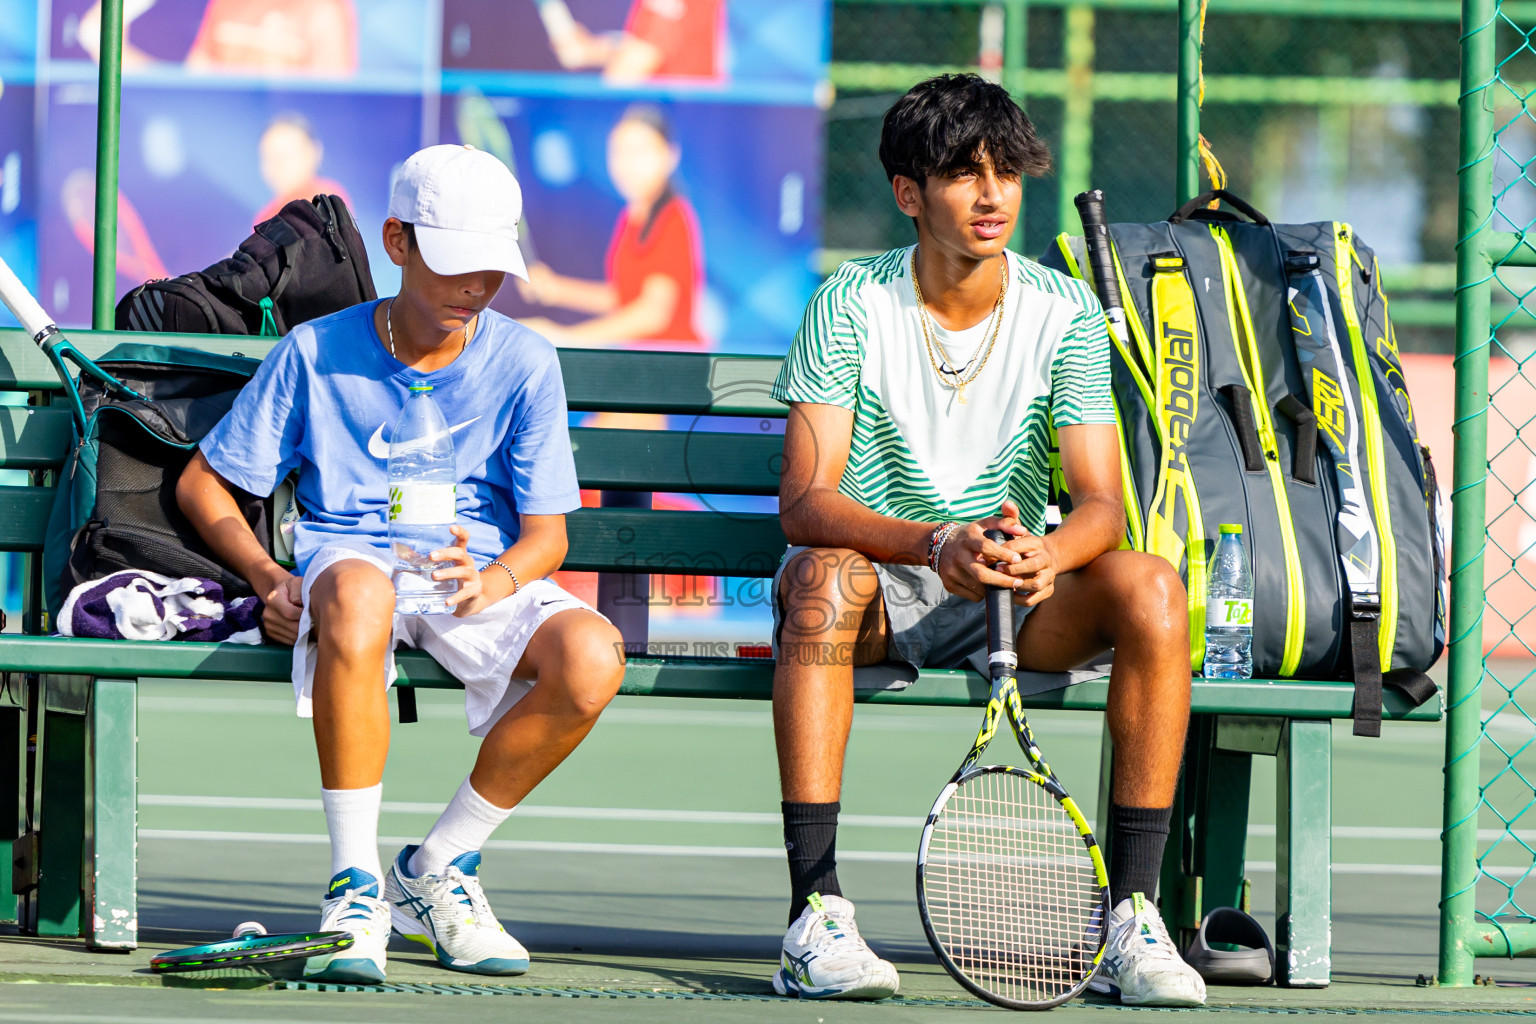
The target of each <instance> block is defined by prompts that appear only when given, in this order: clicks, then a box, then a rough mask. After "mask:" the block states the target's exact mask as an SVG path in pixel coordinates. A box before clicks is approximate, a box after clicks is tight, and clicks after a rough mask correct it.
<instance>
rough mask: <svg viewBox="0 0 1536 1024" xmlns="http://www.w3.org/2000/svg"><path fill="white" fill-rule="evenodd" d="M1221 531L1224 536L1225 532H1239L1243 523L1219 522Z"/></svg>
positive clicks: (1241, 530)
mask: <svg viewBox="0 0 1536 1024" xmlns="http://www.w3.org/2000/svg"><path fill="white" fill-rule="evenodd" d="M1221 532H1222V535H1223V536H1225V535H1226V534H1229V533H1236V534H1241V533H1242V532H1243V524H1242V523H1222V524H1221Z"/></svg>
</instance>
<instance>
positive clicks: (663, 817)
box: [139, 793, 924, 829]
mask: <svg viewBox="0 0 1536 1024" xmlns="http://www.w3.org/2000/svg"><path fill="white" fill-rule="evenodd" d="M139 806H140V807H200V808H220V809H222V808H230V809H237V808H238V809H240V810H252V811H323V810H324V809H325V808H324V807H323V806H322V804H321V803H320V801H319V800H311V799H302V798H289V797H264V796H173V795H168V794H156V793H146V794H144V795H142V796H140V797H139ZM379 809H380V810H382V811H384V812H386V813H390V814H431V815H438V814H442V813H443V805H442V804H438V803H413V802H406V801H400V800H385V801H384V802H383V804H381V805H380V808H379ZM517 815H518V817H520V818H567V819H575V820H578V821H666V822H685V823H694V824H705V825H780V824H783V821H784V819H783V817H782V816H780V815H778V814H773V813H769V812H766V811H683V810H646V809H644V808H633V807H557V806H540V805H537V804H523V805H522V806H520V807H518V809H517ZM923 820H924V819H922V818H916V817H906V816H899V815H889V814H844V815H842V816H841V817H840V819H839V821H840V823H841V824H844V825H863V826H868V827H873V828H911V829H916V828H922V827H923Z"/></svg>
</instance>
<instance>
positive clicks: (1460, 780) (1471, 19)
mask: <svg viewBox="0 0 1536 1024" xmlns="http://www.w3.org/2000/svg"><path fill="white" fill-rule="evenodd" d="M1497 8H1498V0H1463V2H1462V16H1461V25H1462V36H1461V161H1460V169H1459V171H1458V172H1457V174H1458V178H1459V183H1458V184H1459V189H1458V191H1459V198H1460V203H1459V205H1460V214H1459V217H1458V220H1457V237H1458V239H1459V240H1458V242H1457V243H1456V360H1455V362H1456V421H1455V435H1456V441H1455V452H1456V455H1455V470H1454V484H1453V487H1454V489H1453V490H1452V492H1451V523H1452V531H1453V532H1452V536H1451V574H1450V578H1451V629H1450V634H1451V643H1450V647H1451V654H1450V670H1449V678H1448V681H1447V690H1448V691H1449V692H1448V699H1449V703H1450V709H1449V712H1448V715H1447V720H1446V727H1445V819H1444V822H1445V831H1444V833H1443V839H1442V843H1441V848H1440V970H1439V981H1440V984H1441V985H1447V986H1463V985H1470V984H1472V968H1473V965H1474V956H1473V954H1472V952H1471V951H1470V950H1469V949H1468V947H1467V940H1468V938H1469V937H1470V936H1471V934H1472V929H1473V924H1474V922H1475V913H1474V912H1475V910H1476V905H1475V904H1476V897H1477V875H1478V865H1477V808H1478V804H1479V802H1480V794H1479V792H1478V767H1479V766H1478V744H1479V741H1480V740H1481V739H1482V721H1481V718H1482V700H1481V690H1482V680H1483V602H1484V600H1485V593H1484V580H1483V545H1484V536H1485V529H1486V528H1485V523H1486V522H1487V519H1486V515H1487V508H1486V501H1485V499H1486V477H1487V471H1488V346H1489V342H1490V338H1491V333H1492V325H1491V323H1490V319H1489V302H1490V300H1491V292H1492V277H1493V271H1492V267H1491V264H1490V263H1489V260H1488V248H1487V243H1488V242H1489V240H1490V239H1489V237H1488V236H1489V235H1490V234H1491V231H1490V221H1491V219H1492V216H1493V124H1494V115H1493V106H1494V105H1493V102H1492V98H1491V96H1490V95H1489V93H1490V91H1491V89H1490V87H1491V85H1492V82H1493V66H1494V39H1495V20H1494V19H1495V15H1496V13H1497Z"/></svg>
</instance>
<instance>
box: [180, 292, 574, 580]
mask: <svg viewBox="0 0 1536 1024" xmlns="http://www.w3.org/2000/svg"><path fill="white" fill-rule="evenodd" d="M380 301H382V300H380ZM377 305H378V303H377V302H365V303H362V304H361V305H357V306H353V307H352V308H350V309H345V310H342V311H341V312H340V313H334V314H332V315H330V316H327V317H322V318H320V319H318V320H311V321H310V322H309V323H306V324H301V325H299V326H298V327H295V328H294V329H293V330H292V331H290V332H288V336H287V337H285V338H283V340H282V341H280V342H278V343H277V345H276V347H274V348H273V349H272V352H271V354H270V355H268V356H267V358H266V359H265V360H264V361H263V362H262V364H261V368H260V369H259V370H257V371H256V376H255V377H253V378H252V379H251V382H250V383H249V384H247V385H246V386H245V388H244V390H242V391H241V392H240V397H239V398H237V399H236V400H235V404H234V407H233V408H232V409H230V411H229V415H227V416H225V417H224V419H223V420H221V421H220V422H219V424H218V426H216V427H214V428H213V430H212V431H211V432H210V433H209V434H208V435H207V436H206V437H205V438H203V442H202V446H201V447H202V451H203V455H204V456H205V457H206V458H207V459H208V463H209V465H211V466H212V467H213V468H214V469H215V470H217V471H218V473H219V474H220V475H221V476H223V477H224V478H225V479H226V480H228V481H229V482H230V483H232V484H234V485H235V486H237V487H240V488H243V489H245V490H247V491H250V492H251V493H253V494H262V495H265V494H271V493H272V491H273V490H274V489H275V488H276V487H277V484H278V482H279V481H280V480H282V479H283V478H284V477H285V476H287V475H288V473H289V472H291V471H292V470H294V469H297V470H298V471H299V480H298V486H297V489H296V494H297V497H298V500H299V504H300V505H301V506H302V508H303V520H302V521H301V522H299V523H298V524H297V525H296V526H295V528H294V561H295V563H296V565H297V571H298V572H299V574H300V575H302V574H303V573H304V572H305V571H306V570H307V569H308V567H309V561H310V559H311V558H313V557H314V556H315V554H316V553H317V552H318V551H320V549H321V548H324V547H326V546H327V545H329V544H337V543H344V544H352V545H358V544H365V545H367V546H369V547H372V548H376V549H378V551H379V553H380V554H381V555H382V556H385V557H387V556H388V553H389V541H388V537H389V527H388V522H387V520H386V519H385V513H386V510H387V507H388V491H389V487H388V479H387V476H386V473H385V470H386V467H387V463H388V460H389V439H390V431H391V430H393V429H394V425H395V421H396V420H397V419H398V418H399V417H400V410H401V409H402V408H403V407H404V405H405V401H406V398H407V396H408V394H409V392H408V390H407V388H408V387H409V385H410V384H411V383H412V382H414V381H419V380H421V381H426V382H427V383H428V384H431V385H432V400H433V401H434V402H436V403H437V407H438V408H439V409H440V410H442V413H443V418H444V419H446V420H447V421H448V426H449V429H450V430H451V431H452V432H453V452H454V457H455V461H456V462H457V464H458V475H459V484H458V489H457V505H458V517H459V523H460V525H462V526H464V527H465V528H466V529H467V530H468V531H469V550H470V553H471V554H473V555H474V557H475V559H476V561H477V562H486V561H489V560H490V559H492V558H495V557H496V556H497V555H499V554H501V553H502V552H503V551H505V550H506V549H507V548H509V547H511V546H512V542H513V541H515V540H516V539H517V536H518V532H519V526H518V524H519V520H518V516H519V515H562V514H564V513H566V512H570V511H571V510H572V509H575V508H579V507H580V506H581V492H580V490H579V488H578V486H577V483H576V463H575V460H574V459H573V457H572V455H571V439H570V434H569V432H568V431H567V429H566V427H567V418H566V407H565V383H564V381H563V380H562V379H561V377H560V361H559V358H558V356H557V354H556V352H555V347H554V346H553V345H551V344H550V343H549V342H548V341H546V340H545V339H544V338H542V337H540V336H539V335H537V334H535V333H534V332H532V331H530V330H528V329H527V328H526V327H523V326H522V325H521V324H519V323H517V322H516V321H514V320H512V319H510V318H508V317H506V316H503V315H502V314H500V313H497V312H494V311H492V310H486V311H485V312H483V313H481V314H480V324H479V327H478V329H477V330H476V332H475V335H474V337H473V338H472V339H471V340H470V342H469V345H468V346H467V347H466V348H465V349H464V351H463V352H462V353H461V354H460V355H459V357H458V358H456V359H455V360H454V361H453V362H451V363H449V364H448V365H447V366H445V367H443V368H442V369H440V370H438V371H436V372H434V373H421V372H419V371H416V370H412V369H411V368H409V367H408V366H406V365H405V364H404V363H401V362H400V361H399V360H397V359H395V358H394V357H393V356H391V355H390V354H389V352H388V351H387V350H386V349H385V347H384V345H383V343H382V341H381V340H380V339H379V335H378V332H377V331H375V330H374V326H373V311H374V309H375V308H376V307H377Z"/></svg>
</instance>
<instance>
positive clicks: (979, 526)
mask: <svg viewBox="0 0 1536 1024" xmlns="http://www.w3.org/2000/svg"><path fill="white" fill-rule="evenodd" d="M988 530H1002V531H1003V532H1004V533H1006V534H1008V535H1009V536H1008V539H1007V540H1006V541H1004V542H1003V543H1001V544H999V543H997V542H996V541H991V540H988V539H987V538H986V537H985V536H984V534H985V533H986V531H988ZM998 563H1002V565H1001V566H999V568H997V569H994V568H993V566H995V565H998ZM939 578H940V579H941V580H943V582H944V589H946V590H948V591H949V592H950V593H952V594H959V595H961V596H962V597H967V598H970V599H971V600H972V601H980V600H981V599H982V598H983V597H985V596H986V593H987V588H988V587H1007V588H1009V589H1010V590H1012V591H1013V592H1014V594H1013V599H1014V601H1015V602H1017V603H1019V604H1023V605H1026V606H1028V607H1031V608H1032V607H1034V606H1035V605H1037V604H1039V603H1040V602H1041V601H1044V600H1045V599H1046V598H1048V597H1050V596H1051V594H1052V593H1053V592H1054V591H1055V589H1056V556H1055V554H1054V552H1052V550H1051V545H1050V543H1049V542H1048V541H1047V540H1046V538H1044V537H1036V536H1035V535H1034V534H1032V533H1030V532H1029V531H1028V530H1026V529H1024V527H1023V525H1022V524H1021V523H1020V522H1019V507H1018V506H1017V505H1015V504H1014V503H1013V502H1011V501H1005V502H1003V507H1002V508H1001V509H999V510H998V513H997V515H995V516H990V517H988V518H986V519H983V520H981V521H979V522H975V523H967V524H966V525H964V526H961V527H959V528H957V529H956V530H955V532H954V533H952V534H950V536H949V540H947V541H946V542H945V543H944V550H943V552H942V553H941V554H940V556H939Z"/></svg>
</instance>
